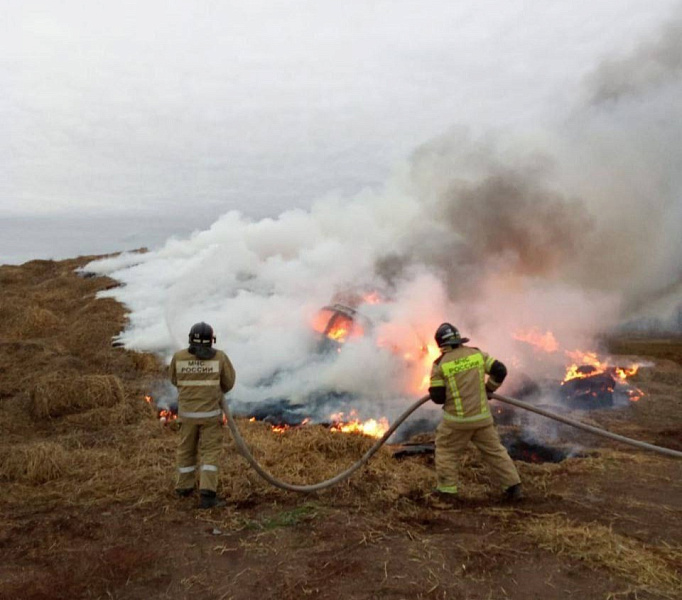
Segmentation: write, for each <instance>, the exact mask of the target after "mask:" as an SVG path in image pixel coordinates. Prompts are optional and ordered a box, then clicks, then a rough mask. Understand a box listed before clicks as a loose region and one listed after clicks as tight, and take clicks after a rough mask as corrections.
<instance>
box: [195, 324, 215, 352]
mask: <svg viewBox="0 0 682 600" xmlns="http://www.w3.org/2000/svg"><path fill="white" fill-rule="evenodd" d="M215 341H216V339H215V336H214V335H213V327H211V326H210V325H209V324H208V323H204V322H203V321H202V322H201V323H195V324H194V325H192V329H190V330H189V345H190V346H208V347H209V348H210V347H211V346H212V345H213V344H214V343H215Z"/></svg>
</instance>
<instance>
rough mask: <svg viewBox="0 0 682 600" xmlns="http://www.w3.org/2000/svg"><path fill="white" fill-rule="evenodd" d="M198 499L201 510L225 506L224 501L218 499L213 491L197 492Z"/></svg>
mask: <svg viewBox="0 0 682 600" xmlns="http://www.w3.org/2000/svg"><path fill="white" fill-rule="evenodd" d="M199 497H200V499H199V508H201V509H207V508H220V507H221V506H225V505H226V504H227V502H225V500H221V499H220V498H218V497H217V496H216V493H215V492H214V491H213V490H199Z"/></svg>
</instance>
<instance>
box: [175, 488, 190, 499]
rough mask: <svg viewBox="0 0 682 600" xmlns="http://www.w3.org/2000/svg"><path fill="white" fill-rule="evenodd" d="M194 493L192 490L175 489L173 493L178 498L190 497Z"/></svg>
mask: <svg viewBox="0 0 682 600" xmlns="http://www.w3.org/2000/svg"><path fill="white" fill-rule="evenodd" d="M193 491H194V488H176V489H175V493H176V494H177V495H178V496H180V498H187V496H190V495H191V494H192V492H193Z"/></svg>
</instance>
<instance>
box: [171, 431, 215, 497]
mask: <svg viewBox="0 0 682 600" xmlns="http://www.w3.org/2000/svg"><path fill="white" fill-rule="evenodd" d="M179 433H180V441H179V443H178V450H177V455H176V462H177V465H178V479H177V483H176V485H175V488H176V489H178V490H187V489H191V488H193V487H194V483H195V475H196V469H197V454H199V455H200V456H201V465H200V467H199V469H200V480H199V488H200V489H202V490H211V491H213V492H215V491H216V490H217V489H218V460H219V458H220V449H221V446H222V441H223V428H222V424H221V423H220V421H218V420H217V419H212V420H210V421H192V420H190V419H183V421H182V422H181V423H180V432H179Z"/></svg>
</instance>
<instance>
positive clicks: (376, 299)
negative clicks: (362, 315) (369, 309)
mask: <svg viewBox="0 0 682 600" xmlns="http://www.w3.org/2000/svg"><path fill="white" fill-rule="evenodd" d="M362 302H363V304H381V302H382V300H381V296H380V295H379V292H370V293H369V294H365V295H364V296H363V297H362Z"/></svg>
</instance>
